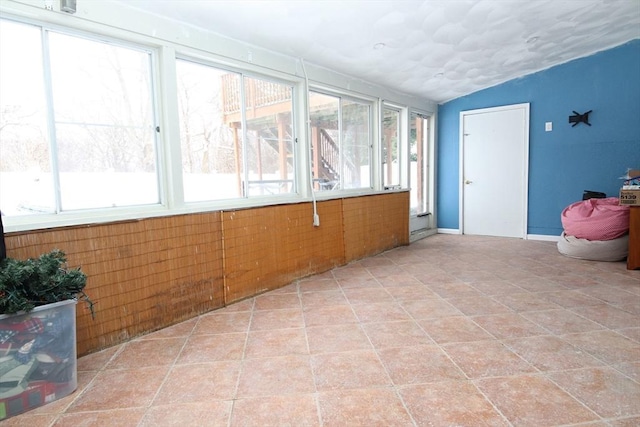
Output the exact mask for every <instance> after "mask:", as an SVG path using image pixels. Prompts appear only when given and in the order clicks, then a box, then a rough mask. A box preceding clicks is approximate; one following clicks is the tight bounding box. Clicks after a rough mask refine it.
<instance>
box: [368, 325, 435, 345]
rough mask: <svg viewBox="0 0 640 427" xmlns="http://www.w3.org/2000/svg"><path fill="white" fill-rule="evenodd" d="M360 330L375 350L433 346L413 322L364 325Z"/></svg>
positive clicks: (429, 339)
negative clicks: (362, 330)
mask: <svg viewBox="0 0 640 427" xmlns="http://www.w3.org/2000/svg"><path fill="white" fill-rule="evenodd" d="M362 328H363V329H364V331H365V333H366V334H367V336H368V337H369V339H370V340H371V343H372V344H373V346H374V347H375V348H377V349H381V348H387V347H409V346H416V345H425V344H433V341H432V340H431V338H429V336H428V335H427V334H426V333H425V332H424V331H423V330H422V328H421V327H420V326H419V325H418V324H417V323H416V322H415V321H413V320H409V321H395V322H378V323H365V324H363V325H362Z"/></svg>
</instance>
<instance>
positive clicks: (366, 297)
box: [342, 287, 394, 304]
mask: <svg viewBox="0 0 640 427" xmlns="http://www.w3.org/2000/svg"><path fill="white" fill-rule="evenodd" d="M342 291H343V292H344V294H345V296H346V297H347V299H348V300H349V303H350V304H372V303H377V302H393V301H394V299H393V297H392V296H391V294H390V293H389V292H387V290H386V289H384V288H382V287H380V288H347V289H343V290H342Z"/></svg>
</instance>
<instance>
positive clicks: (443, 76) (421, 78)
mask: <svg viewBox="0 0 640 427" xmlns="http://www.w3.org/2000/svg"><path fill="white" fill-rule="evenodd" d="M123 3H126V4H127V5H128V6H131V7H135V8H139V9H143V10H146V11H149V12H152V13H154V14H157V15H162V16H165V17H168V18H171V19H173V20H176V21H180V22H183V23H186V24H189V25H193V26H196V27H200V28H204V29H208V30H210V31H213V32H215V33H217V34H221V35H224V36H226V37H229V38H232V39H235V40H239V41H243V42H247V43H250V44H252V45H255V46H259V47H263V48H267V49H269V50H272V51H276V52H280V53H284V54H286V55H290V56H293V57H297V58H303V59H304V60H305V61H306V62H310V63H314V64H317V65H320V66H323V67H326V68H329V69H332V70H335V71H339V72H341V73H344V74H348V75H350V76H354V77H358V78H361V79H363V80H366V81H369V82H372V83H377V84H381V85H384V86H387V87H390V88H393V89H395V90H398V91H401V92H404V93H408V94H412V95H417V96H421V97H425V98H428V99H431V100H433V101H437V102H443V101H447V100H450V99H453V98H457V97H459V96H462V95H466V94H469V93H472V92H475V91H477V90H479V89H483V88H486V87H490V86H494V85H496V84H499V83H501V82H505V81H507V80H510V79H513V78H516V77H520V76H523V75H526V74H530V73H533V72H536V71H539V70H543V69H546V68H549V67H551V66H553V65H556V64H560V63H563V62H567V61H569V60H572V59H575V58H579V57H583V56H588V55H590V54H592V53H595V52H598V51H601V50H605V49H607V48H610V47H613V46H617V45H620V44H623V43H625V42H627V41H629V40H632V39H636V38H640V0H448V1H447V0H311V1H308V0H278V1H275V0H274V1H269V0H261V1H255V0H254V1H249V0H234V1H223V0H126V2H125V1H123ZM377 43H384V45H385V46H384V47H383V48H382V49H375V48H374V45H376V44H377Z"/></svg>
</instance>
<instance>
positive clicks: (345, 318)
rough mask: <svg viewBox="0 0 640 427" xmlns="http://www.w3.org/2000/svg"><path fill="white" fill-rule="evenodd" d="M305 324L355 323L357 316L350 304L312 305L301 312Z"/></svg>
mask: <svg viewBox="0 0 640 427" xmlns="http://www.w3.org/2000/svg"><path fill="white" fill-rule="evenodd" d="M303 315H304V322H305V325H306V326H320V325H337V324H342V323H357V322H358V318H357V317H356V315H355V314H354V313H353V310H352V309H351V306H350V305H332V306H326V307H313V308H308V309H305V310H304V312H303Z"/></svg>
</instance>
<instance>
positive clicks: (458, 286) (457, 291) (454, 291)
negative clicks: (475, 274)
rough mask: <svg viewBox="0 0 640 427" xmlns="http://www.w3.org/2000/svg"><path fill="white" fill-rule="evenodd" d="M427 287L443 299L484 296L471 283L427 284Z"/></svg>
mask: <svg viewBox="0 0 640 427" xmlns="http://www.w3.org/2000/svg"><path fill="white" fill-rule="evenodd" d="M426 285H427V286H428V287H429V288H430V289H431V290H432V291H433V292H434V293H435V294H437V295H438V296H439V297H441V298H460V297H479V296H482V295H483V293H482V292H480V291H479V290H477V289H476V288H474V287H473V286H472V285H471V284H470V283H463V282H456V281H451V282H442V283H439V282H436V283H427V284H426Z"/></svg>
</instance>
